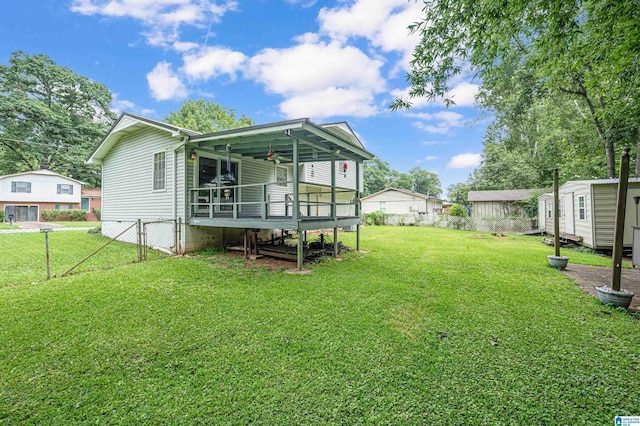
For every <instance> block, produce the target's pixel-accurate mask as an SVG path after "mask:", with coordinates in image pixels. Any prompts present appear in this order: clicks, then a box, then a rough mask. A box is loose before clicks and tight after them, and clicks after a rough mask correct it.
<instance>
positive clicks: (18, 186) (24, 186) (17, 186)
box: [11, 181, 31, 193]
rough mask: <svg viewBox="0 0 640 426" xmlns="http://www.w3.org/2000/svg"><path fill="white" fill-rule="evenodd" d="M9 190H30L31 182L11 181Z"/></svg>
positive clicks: (28, 191) (27, 191)
mask: <svg viewBox="0 0 640 426" xmlns="http://www.w3.org/2000/svg"><path fill="white" fill-rule="evenodd" d="M11 192H26V193H30V192H31V182H18V181H12V182H11Z"/></svg>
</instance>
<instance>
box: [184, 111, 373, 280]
mask: <svg viewBox="0 0 640 426" xmlns="http://www.w3.org/2000/svg"><path fill="white" fill-rule="evenodd" d="M187 149H190V150H191V152H194V153H195V152H200V153H206V154H210V155H216V156H218V157H220V156H226V158H227V164H228V166H227V170H231V169H232V167H231V165H230V164H231V161H232V160H233V161H240V162H241V161H243V160H245V159H251V160H253V162H252V163H251V164H252V165H253V166H254V167H255V166H256V164H257V165H258V166H259V165H260V164H265V163H262V162H267V163H274V164H278V165H282V166H288V167H290V168H291V171H292V178H291V179H284V180H283V179H279V177H278V178H276V177H275V176H272V177H271V178H270V179H267V181H265V182H260V183H249V184H246V183H245V184H242V183H239V184H237V183H236V182H237V180H235V179H233V180H228V181H226V182H221V181H222V179H220V180H219V181H218V182H215V183H208V184H202V183H201V182H197V183H196V184H194V185H193V186H192V187H191V188H190V189H189V191H188V213H189V224H190V225H194V226H211V227H223V228H240V229H285V230H293V231H296V232H298V234H301V233H302V232H304V231H308V230H315V229H326V228H332V229H333V230H334V238H337V229H338V228H344V227H352V226H355V227H356V232H357V246H358V247H357V249H359V241H360V238H359V233H360V230H359V224H360V190H359V189H360V188H361V186H362V182H361V173H362V163H363V161H364V160H367V159H371V158H372V157H373V155H372V154H370V153H369V152H367V151H366V150H365V149H364V147H363V145H362V144H361V142H360V141H359V140H358V139H357V137H356V136H355V134H354V133H353V131H352V130H351V129H350V128H349V127H348V125H346V123H336V124H329V125H322V126H320V125H317V124H314V123H312V122H310V121H309V120H308V119H299V120H291V121H286V122H280V123H273V124H269V125H263V126H253V127H248V128H242V129H234V130H228V131H224V132H218V133H214V134H210V135H200V136H195V137H191V138H190V140H189V143H188V145H187ZM346 161H349V162H350V164H353V165H354V166H355V167H354V168H355V170H354V171H351V174H350V177H351V180H349V181H348V182H347V179H343V178H342V177H340V181H341V183H342V186H338V184H337V176H342V175H343V176H344V178H347V169H346V166H345V164H346V163H345V162H346ZM339 162H340V164H341V166H339V164H338V163H339ZM308 163H312V164H316V165H317V164H326V165H328V167H326V169H327V173H326V176H316V177H315V178H311V179H309V177H308V176H307V179H305V176H303V175H302V173H301V172H302V170H303V169H304V166H305V164H308ZM243 167H244V166H243ZM311 167H313V166H311ZM341 167H345V168H344V170H342V169H341ZM237 169H238V170H240V169H239V168H237ZM249 173H250V170H246V168H243V169H242V171H241V172H239V174H240V177H242V175H243V174H249ZM239 181H240V182H242V179H239ZM297 254H298V255H297V263H298V269H299V270H300V269H302V261H303V241H302V238H299V239H298V253H297ZM334 254H336V255H337V253H334Z"/></svg>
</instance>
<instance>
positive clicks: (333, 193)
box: [331, 151, 336, 220]
mask: <svg viewBox="0 0 640 426" xmlns="http://www.w3.org/2000/svg"><path fill="white" fill-rule="evenodd" d="M331 218H332V219H333V220H336V153H335V151H331Z"/></svg>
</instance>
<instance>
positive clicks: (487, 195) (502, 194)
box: [468, 189, 540, 201]
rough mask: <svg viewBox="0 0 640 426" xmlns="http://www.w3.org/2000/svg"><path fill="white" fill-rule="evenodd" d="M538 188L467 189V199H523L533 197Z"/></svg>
mask: <svg viewBox="0 0 640 426" xmlns="http://www.w3.org/2000/svg"><path fill="white" fill-rule="evenodd" d="M538 191H540V190H539V189H508V190H499V191H469V195H468V200H469V201H523V200H528V199H530V198H531V197H533V196H534V195H535V194H536V193H537V192H538Z"/></svg>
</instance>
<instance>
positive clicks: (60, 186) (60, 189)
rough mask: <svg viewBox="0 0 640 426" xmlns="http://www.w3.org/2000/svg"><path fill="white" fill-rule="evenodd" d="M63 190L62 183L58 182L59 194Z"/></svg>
mask: <svg viewBox="0 0 640 426" xmlns="http://www.w3.org/2000/svg"><path fill="white" fill-rule="evenodd" d="M61 192H62V185H60V184H58V194H60V193H61Z"/></svg>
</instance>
